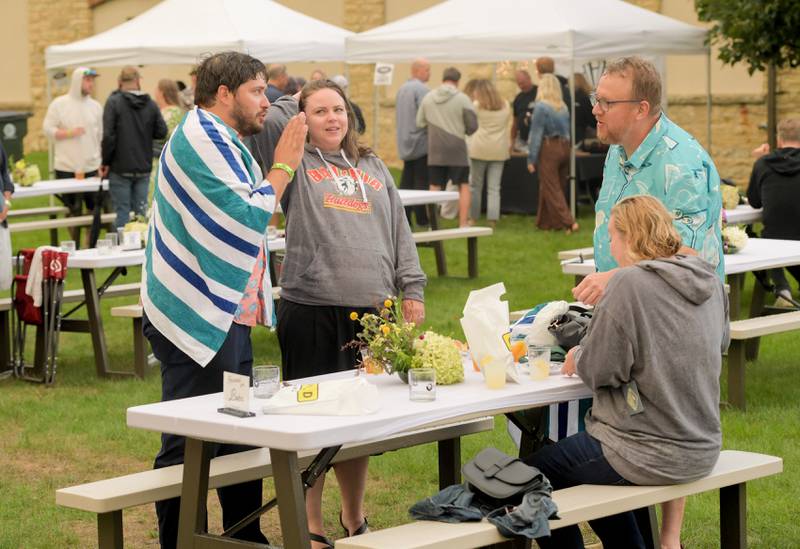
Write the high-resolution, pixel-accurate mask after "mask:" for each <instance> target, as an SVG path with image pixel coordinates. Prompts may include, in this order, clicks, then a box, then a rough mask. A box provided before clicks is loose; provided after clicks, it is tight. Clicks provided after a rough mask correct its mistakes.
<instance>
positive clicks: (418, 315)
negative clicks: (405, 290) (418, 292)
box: [403, 299, 425, 326]
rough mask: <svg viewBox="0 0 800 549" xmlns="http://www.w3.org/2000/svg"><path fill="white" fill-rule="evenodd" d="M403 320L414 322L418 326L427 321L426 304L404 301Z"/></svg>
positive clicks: (409, 300) (412, 300)
mask: <svg viewBox="0 0 800 549" xmlns="http://www.w3.org/2000/svg"><path fill="white" fill-rule="evenodd" d="M403 319H405V321H406V322H413V323H414V324H416V325H417V326H419V325H420V324H422V323H423V322H424V321H425V304H424V303H423V302H422V301H417V300H416V299H404V300H403Z"/></svg>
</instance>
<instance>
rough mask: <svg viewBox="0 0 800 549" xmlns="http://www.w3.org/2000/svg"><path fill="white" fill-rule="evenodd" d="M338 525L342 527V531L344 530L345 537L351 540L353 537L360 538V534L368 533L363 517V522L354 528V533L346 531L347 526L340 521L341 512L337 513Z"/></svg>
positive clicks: (365, 519) (365, 520) (365, 518)
mask: <svg viewBox="0 0 800 549" xmlns="http://www.w3.org/2000/svg"><path fill="white" fill-rule="evenodd" d="M339 524H341V525H342V529H343V530H344V535H345V537H348V538H352V537H353V536H360V535H361V534H366V533H367V532H369V524H367V517H364V522H362V523H361V526H359V527H358V528H356V531H355V532H353V533H350V531H349V530H348V529H347V526H345V525H344V521H342V512H341V511H339Z"/></svg>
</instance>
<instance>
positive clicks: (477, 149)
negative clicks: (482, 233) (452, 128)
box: [465, 79, 511, 227]
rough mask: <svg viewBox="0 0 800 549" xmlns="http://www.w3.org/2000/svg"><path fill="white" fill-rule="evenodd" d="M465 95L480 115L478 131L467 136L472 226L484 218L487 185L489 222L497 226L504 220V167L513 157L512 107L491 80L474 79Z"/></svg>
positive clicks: (487, 216)
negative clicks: (502, 184)
mask: <svg viewBox="0 0 800 549" xmlns="http://www.w3.org/2000/svg"><path fill="white" fill-rule="evenodd" d="M470 84H471V85H470ZM465 92H466V93H467V95H469V96H470V98H471V99H472V101H473V105H475V111H476V112H477V114H478V130H477V131H476V132H475V133H473V134H472V135H470V136H469V137H467V149H468V150H469V187H470V193H471V194H472V197H471V203H470V216H469V217H470V224H472V223H474V222H475V221H476V220H477V219H478V218H479V217H480V215H481V202H482V199H483V186H484V183H486V186H487V192H486V219H487V220H488V221H489V225H490V226H491V227H494V226H495V224H496V223H497V220H498V219H500V181H501V180H502V178H503V166H504V165H505V161H506V160H508V158H509V156H511V155H510V153H509V150H510V146H509V145H510V143H509V139H508V125H509V123H510V121H511V107H509V105H508V101H506V100H505V99H503V98H502V97H500V94H499V93H498V92H497V88H496V87H495V86H494V84H492V83H491V82H490V81H489V80H485V79H481V80H473V81H471V82H470V83H468V84H467V86H466V88H465Z"/></svg>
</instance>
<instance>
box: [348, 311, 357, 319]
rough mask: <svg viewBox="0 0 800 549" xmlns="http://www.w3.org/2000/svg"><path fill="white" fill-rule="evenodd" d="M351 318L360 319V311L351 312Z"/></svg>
mask: <svg viewBox="0 0 800 549" xmlns="http://www.w3.org/2000/svg"><path fill="white" fill-rule="evenodd" d="M350 320H358V313H357V312H355V311H353V312H351V313H350Z"/></svg>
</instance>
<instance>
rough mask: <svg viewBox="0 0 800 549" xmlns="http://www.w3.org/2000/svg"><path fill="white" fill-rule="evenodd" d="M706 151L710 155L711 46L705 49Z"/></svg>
mask: <svg viewBox="0 0 800 549" xmlns="http://www.w3.org/2000/svg"><path fill="white" fill-rule="evenodd" d="M706 152H708V154H709V155H711V48H710V47H709V48H708V50H706Z"/></svg>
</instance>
